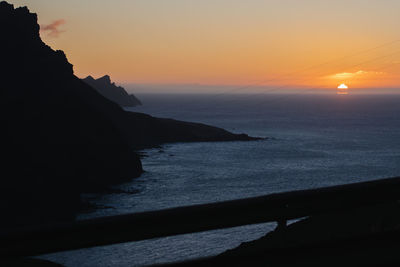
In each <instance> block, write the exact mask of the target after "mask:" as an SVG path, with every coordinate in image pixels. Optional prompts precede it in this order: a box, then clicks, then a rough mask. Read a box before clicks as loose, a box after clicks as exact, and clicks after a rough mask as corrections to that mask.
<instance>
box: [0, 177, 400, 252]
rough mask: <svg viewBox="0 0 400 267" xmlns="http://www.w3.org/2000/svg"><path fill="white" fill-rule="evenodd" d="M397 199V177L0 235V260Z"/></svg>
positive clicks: (399, 180) (281, 222)
mask: <svg viewBox="0 0 400 267" xmlns="http://www.w3.org/2000/svg"><path fill="white" fill-rule="evenodd" d="M399 199H400V177H396V178H388V179H382V180H375V181H369V182H362V183H354V184H347V185H339V186H332V187H325V188H318V189H310V190H301V191H293V192H286V193H278V194H270V195H266V196H260V197H253V198H247V199H241V200H232V201H225V202H219V203H212V204H204V205H194V206H187V207H179V208H172V209H165V210H159V211H150V212H142V213H135V214H127V215H120V216H111V217H103V218H97V219H90V220H83V221H77V222H74V223H66V224H58V225H47V226H40V227H31V228H23V229H14V230H10V231H7V232H5V233H0V257H1V258H2V259H13V258H20V257H27V256H37V255H41V254H47V253H53V252H60V251H67V250H75V249H81V248H88V247H94V246H103V245H111V244H116V243H123V242H132V241H139V240H145V239H151V238H160V237H166V236H173V235H180V234H187V233H195V232H202V231H208V230H215V229H222V228H229V227H236V226H243V225H250V224H258V223H266V222H278V227H284V226H285V225H286V221H287V220H291V219H298V218H302V217H307V216H312V215H316V214H321V213H329V212H334V211H342V210H346V209H354V208H358V207H363V206H369V205H375V204H380V203H385V202H392V201H397V200H399Z"/></svg>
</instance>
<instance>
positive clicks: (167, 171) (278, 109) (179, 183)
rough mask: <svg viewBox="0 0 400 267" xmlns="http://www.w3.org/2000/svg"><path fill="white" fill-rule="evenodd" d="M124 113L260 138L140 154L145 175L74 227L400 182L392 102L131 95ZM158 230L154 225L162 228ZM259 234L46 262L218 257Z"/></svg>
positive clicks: (399, 104)
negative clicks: (135, 102)
mask: <svg viewBox="0 0 400 267" xmlns="http://www.w3.org/2000/svg"><path fill="white" fill-rule="evenodd" d="M137 96H138V97H139V98H140V99H141V100H142V102H143V106H140V107H134V108H127V109H126V110H128V111H135V112H143V113H147V114H150V115H153V116H157V117H165V118H174V119H178V120H184V121H192V122H200V123H206V124H210V125H214V126H218V127H222V128H224V129H226V130H229V131H232V132H235V133H247V134H249V135H251V136H256V137H266V139H265V140H258V141H247V142H246V141H242V142H204V143H173V144H165V145H163V146H161V147H159V148H153V149H146V150H143V151H141V152H142V153H143V155H144V157H143V158H142V162H143V167H144V170H145V173H144V174H143V175H142V176H141V177H140V178H138V179H134V180H132V181H131V182H129V183H126V184H122V185H119V186H117V187H116V188H115V189H118V190H114V191H112V193H108V194H91V195H85V196H84V197H85V198H86V199H87V201H89V202H90V203H92V204H94V205H96V206H97V208H96V209H95V210H91V211H88V212H85V213H82V214H80V215H79V218H78V219H79V220H81V219H87V218H95V217H102V216H110V215H117V214H126V213H134V212H141V211H150V210H159V209H165V208H171V207H181V206H187V205H193V204H202V203H212V202H218V201H224V200H232V199H241V198H246V197H254V196H261V195H266V194H271V193H277V192H285V191H292V190H300V189H309V188H317V187H323V186H332V185H339V184H347V183H354V182H360V181H367V180H374V179H381V178H386V177H394V176H400V95H379V94H374V95H373V94H351V93H350V94H348V95H337V94H336V93H335V92H333V93H332V94H329V93H328V94H314V93H304V94H213V95H208V94H139V95H137ZM162 226H163V222H162V221H160V227H162ZM274 227H275V224H274V223H269V224H257V225H250V226H244V227H235V228H230V229H223V230H215V231H208V232H202V233H196V234H187V235H180V236H173V237H167V238H159V239H152V240H146V241H140V242H132V243H124V244H117V245H111V246H104V247H96V248H89V249H82V250H76V251H69V252H62V253H55V254H51V255H45V256H43V257H41V258H45V259H48V260H52V261H55V262H58V263H61V264H63V265H65V266H70V267H72V266H143V265H151V264H158V263H166V262H175V261H182V260H188V259H194V258H198V257H207V256H212V255H217V254H219V253H222V252H224V251H226V250H228V249H232V248H234V247H237V246H238V245H240V244H241V243H242V242H245V241H250V240H254V239H257V238H260V237H262V236H264V235H265V234H266V233H268V232H269V231H271V230H272V229H274Z"/></svg>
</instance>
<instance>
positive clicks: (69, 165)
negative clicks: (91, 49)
mask: <svg viewBox="0 0 400 267" xmlns="http://www.w3.org/2000/svg"><path fill="white" fill-rule="evenodd" d="M0 36H1V42H0V75H1V80H0V123H1V131H0V142H1V149H0V156H1V158H2V161H1V163H0V177H1V178H0V179H1V187H0V212H1V213H2V220H1V222H0V225H11V226H17V225H23V224H30V223H41V222H47V221H49V220H60V219H68V218H72V217H73V216H74V214H75V213H76V211H77V209H79V207H80V205H81V203H80V197H79V195H80V194H81V193H82V192H87V191H93V190H97V189H99V188H103V187H104V186H108V185H111V184H115V183H120V182H123V181H128V180H130V179H132V178H134V177H137V176H139V175H140V174H141V172H142V166H141V162H140V159H139V157H138V156H137V155H136V154H135V152H134V151H133V149H137V148H143V147H151V146H155V145H159V144H161V143H164V142H179V141H217V140H218V141H224V140H251V138H250V137H248V136H247V135H235V134H232V133H229V132H227V131H224V130H222V129H219V128H215V127H211V126H206V125H202V124H194V123H186V122H179V121H174V120H167V119H157V118H153V117H151V116H148V115H145V114H139V113H130V112H125V111H124V110H123V109H121V108H120V107H119V106H118V105H117V104H115V103H113V102H112V101H110V100H108V99H106V98H105V97H103V96H102V95H100V94H99V93H98V92H96V91H95V90H94V89H93V88H92V87H90V86H89V85H88V84H86V83H85V82H83V81H81V80H80V79H79V78H77V77H76V76H75V75H74V74H73V68H72V65H71V64H70V63H69V62H68V61H67V59H66V56H65V55H64V53H63V52H62V51H54V50H52V49H51V48H50V47H49V46H47V45H46V44H45V43H43V42H42V40H41V39H40V36H39V25H38V24H37V16H36V14H32V13H30V12H29V10H28V9H27V8H26V7H24V8H16V9H14V7H13V6H12V5H10V4H8V3H6V2H4V1H3V2H0Z"/></svg>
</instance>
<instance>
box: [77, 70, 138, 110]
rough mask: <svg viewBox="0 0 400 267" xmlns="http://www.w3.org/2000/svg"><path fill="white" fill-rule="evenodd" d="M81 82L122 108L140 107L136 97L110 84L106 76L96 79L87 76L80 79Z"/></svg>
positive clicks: (108, 77)
mask: <svg viewBox="0 0 400 267" xmlns="http://www.w3.org/2000/svg"><path fill="white" fill-rule="evenodd" d="M82 81H84V82H85V83H87V84H89V85H90V86H92V87H93V88H94V89H96V91H97V92H99V93H100V94H101V95H102V96H104V97H105V98H107V99H109V100H111V101H113V102H115V103H117V104H118V105H120V106H122V107H135V106H140V105H142V102H140V100H139V99H138V98H137V97H136V96H134V95H133V94H128V93H127V92H126V91H125V89H124V88H123V87H121V86H117V85H115V83H113V82H111V78H110V76H108V75H104V76H103V77H100V78H98V79H94V78H93V77H92V76H88V77H86V78H84V79H82Z"/></svg>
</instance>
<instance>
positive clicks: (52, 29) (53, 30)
mask: <svg viewBox="0 0 400 267" xmlns="http://www.w3.org/2000/svg"><path fill="white" fill-rule="evenodd" d="M64 24H65V20H64V19H58V20H55V21H53V22H52V23H50V24H44V25H40V30H41V31H42V32H44V33H46V34H47V35H48V36H50V37H54V38H57V37H58V36H59V35H60V34H61V33H63V32H65V30H61V29H60V26H62V25H64Z"/></svg>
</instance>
